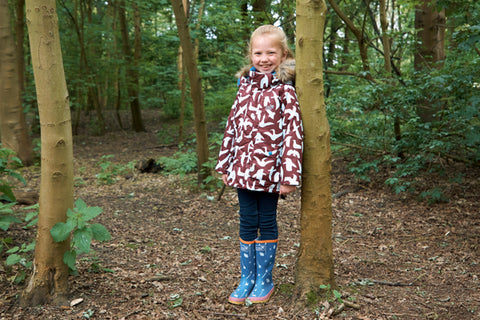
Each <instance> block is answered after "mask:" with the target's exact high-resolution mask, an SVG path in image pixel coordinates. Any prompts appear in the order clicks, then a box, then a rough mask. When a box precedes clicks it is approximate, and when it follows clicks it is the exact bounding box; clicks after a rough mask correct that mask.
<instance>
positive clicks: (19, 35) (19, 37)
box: [15, 0, 25, 96]
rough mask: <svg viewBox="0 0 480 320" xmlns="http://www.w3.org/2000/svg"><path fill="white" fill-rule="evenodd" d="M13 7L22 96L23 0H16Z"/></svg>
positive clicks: (23, 86) (23, 69)
mask: <svg viewBox="0 0 480 320" xmlns="http://www.w3.org/2000/svg"><path fill="white" fill-rule="evenodd" d="M15 8H16V9H15V11H16V13H17V20H16V23H15V37H16V46H17V50H16V52H17V73H18V83H19V86H20V92H21V93H22V96H23V92H24V90H25V50H24V49H23V43H24V40H25V21H24V18H25V13H24V10H25V1H24V0H17V1H16V6H15Z"/></svg>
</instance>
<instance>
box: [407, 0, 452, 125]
mask: <svg viewBox="0 0 480 320" xmlns="http://www.w3.org/2000/svg"><path fill="white" fill-rule="evenodd" d="M436 4H437V1H436V0H422V1H421V4H420V5H418V6H417V8H416V12H415V30H418V31H417V44H418V45H417V48H416V50H415V57H414V66H415V70H417V71H420V70H429V69H431V68H439V69H440V68H442V67H443V62H444V60H445V26H446V21H445V20H446V18H445V10H442V11H437V9H436ZM425 95H426V96H427V97H428V93H426V94H425ZM437 111H439V108H438V107H435V106H433V104H432V102H431V101H430V99H428V98H426V99H421V100H420V101H418V102H417V114H418V115H419V117H420V118H421V119H422V121H424V122H431V121H432V120H433V119H434V115H435V113H436V112H437Z"/></svg>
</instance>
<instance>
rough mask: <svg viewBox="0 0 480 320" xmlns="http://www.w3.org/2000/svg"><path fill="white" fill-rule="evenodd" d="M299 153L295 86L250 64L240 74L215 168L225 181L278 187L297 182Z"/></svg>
mask: <svg viewBox="0 0 480 320" xmlns="http://www.w3.org/2000/svg"><path fill="white" fill-rule="evenodd" d="M281 67H282V66H280V68H281ZM291 80H293V79H291ZM302 153H303V127H302V120H301V115H300V108H299V105H298V100H297V95H296V93H295V87H294V86H293V85H292V84H289V83H287V82H282V81H280V80H279V79H278V78H277V77H276V75H275V74H274V73H267V74H265V73H260V72H257V71H255V70H250V72H249V73H248V76H243V77H241V79H240V85H239V90H238V93H237V97H236V99H235V102H234V104H233V106H232V109H231V111H230V115H229V117H228V120H227V125H226V128H225V135H224V139H223V142H222V146H221V149H220V153H219V157H218V162H217V166H216V168H215V170H216V171H218V172H220V173H222V174H227V175H228V179H227V184H228V185H229V186H232V187H235V188H241V189H248V190H253V191H267V192H275V193H278V192H279V189H280V185H281V184H283V185H299V184H300V177H301V172H302Z"/></svg>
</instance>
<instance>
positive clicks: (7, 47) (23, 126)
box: [0, 0, 34, 166]
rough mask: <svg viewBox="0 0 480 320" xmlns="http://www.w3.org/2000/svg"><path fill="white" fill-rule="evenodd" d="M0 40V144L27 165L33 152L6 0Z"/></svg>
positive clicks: (0, 1) (1, 2)
mask: <svg viewBox="0 0 480 320" xmlns="http://www.w3.org/2000/svg"><path fill="white" fill-rule="evenodd" d="M22 12H23V11H22ZM0 43H2V45H1V46H0V136H1V138H2V147H4V148H8V149H11V150H13V151H15V152H16V154H17V156H18V158H19V159H20V160H22V163H23V164H24V165H25V166H29V165H31V164H32V163H33V158H34V153H33V146H32V143H31V140H30V137H29V135H28V129H27V123H26V121H25V115H24V113H23V107H22V87H21V84H20V81H19V74H18V72H17V71H18V70H17V69H18V64H17V63H18V61H17V56H16V53H17V52H16V48H15V41H14V36H13V33H12V29H11V26H10V14H9V9H8V1H7V0H0ZM22 44H23V42H22ZM22 58H23V56H22ZM22 79H23V78H22ZM22 83H23V80H22Z"/></svg>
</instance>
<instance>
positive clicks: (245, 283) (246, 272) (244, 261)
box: [228, 239, 256, 304]
mask: <svg viewBox="0 0 480 320" xmlns="http://www.w3.org/2000/svg"><path fill="white" fill-rule="evenodd" d="M240 266H241V269H242V276H241V277H240V283H239V284H238V287H237V289H235V291H233V293H232V294H231V295H230V298H228V302H230V303H233V304H243V303H244V302H245V298H247V297H248V295H249V294H250V292H251V291H252V289H253V286H255V273H256V271H255V269H256V264H255V240H253V241H243V240H242V239H240Z"/></svg>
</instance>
